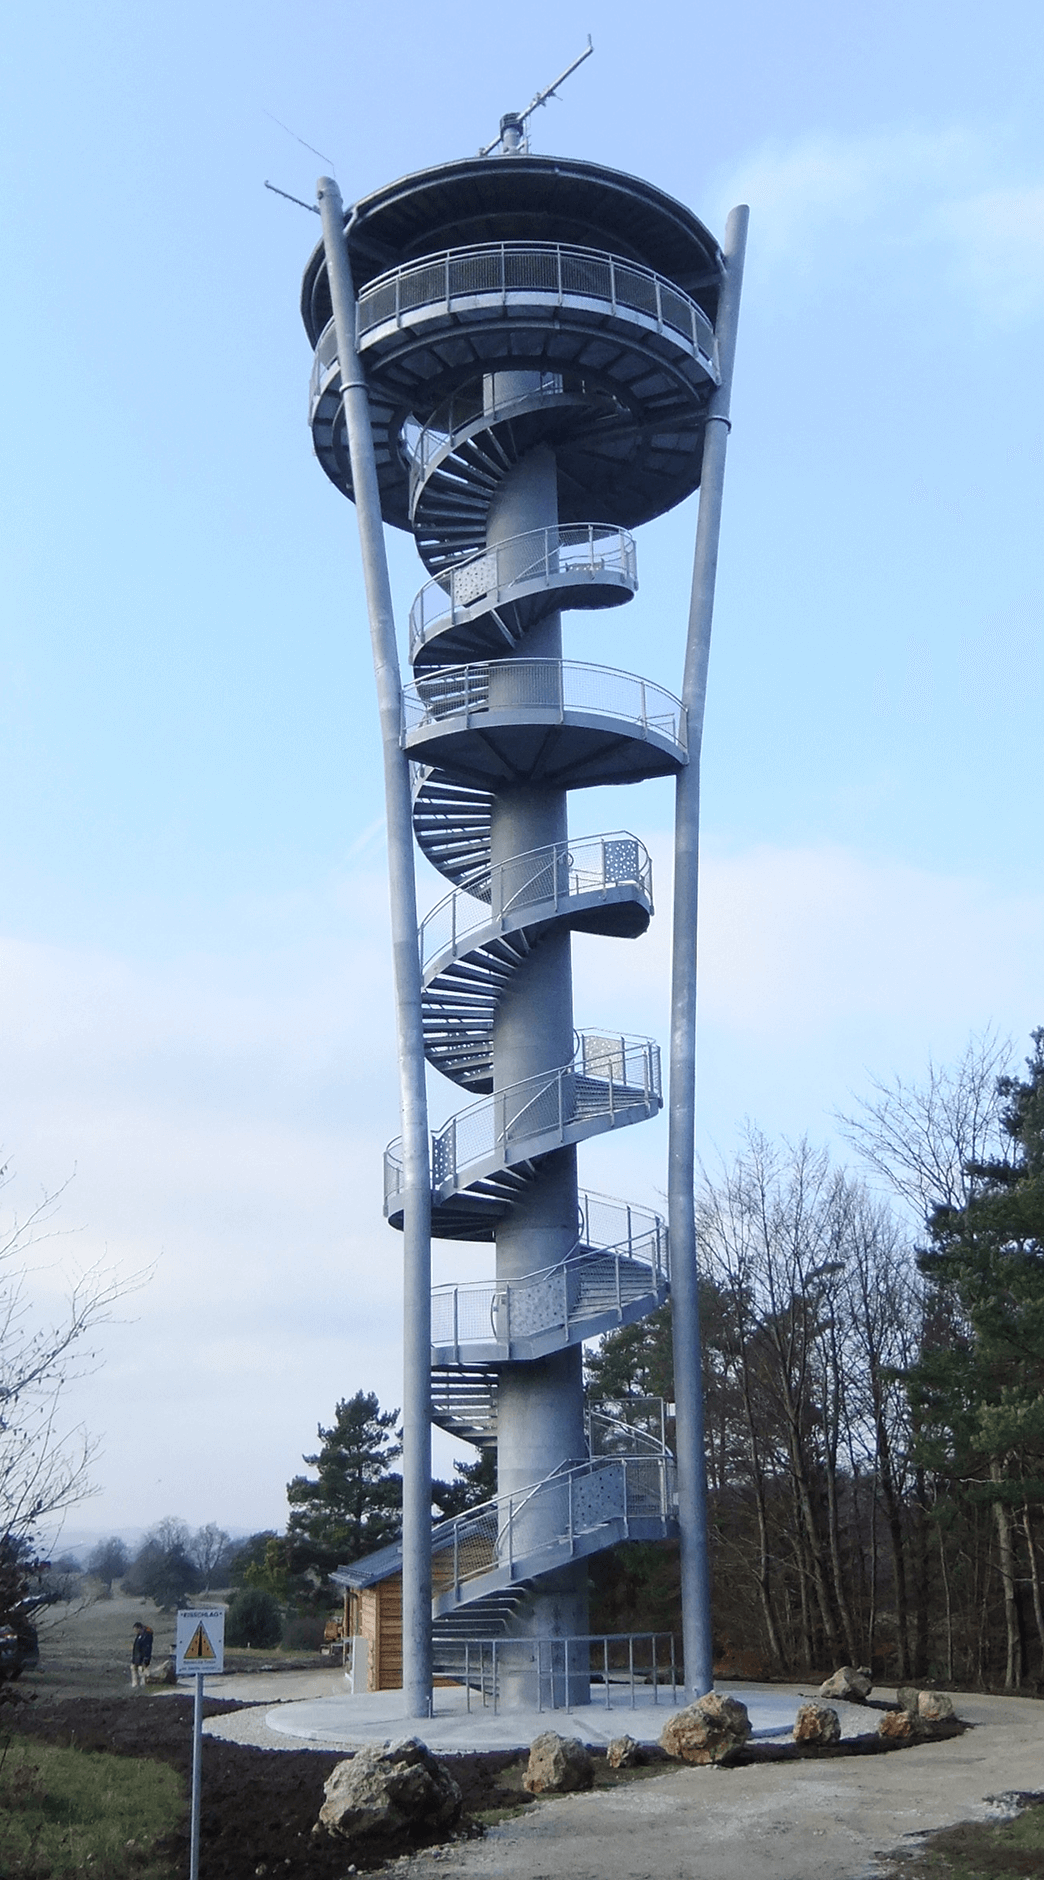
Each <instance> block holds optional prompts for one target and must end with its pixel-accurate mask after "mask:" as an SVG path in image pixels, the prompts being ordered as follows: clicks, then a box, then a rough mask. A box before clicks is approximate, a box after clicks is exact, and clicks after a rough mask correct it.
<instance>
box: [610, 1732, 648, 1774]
mask: <svg viewBox="0 0 1044 1880" xmlns="http://www.w3.org/2000/svg"><path fill="white" fill-rule="evenodd" d="M605 1760H606V1762H607V1763H608V1764H609V1767H610V1769H635V1768H637V1766H638V1764H639V1763H640V1762H643V1761H644V1757H643V1755H642V1746H641V1744H640V1743H636V1742H635V1740H634V1738H633V1736H614V1738H613V1740H612V1742H611V1743H610V1745H609V1747H608V1749H607V1750H606V1752H605Z"/></svg>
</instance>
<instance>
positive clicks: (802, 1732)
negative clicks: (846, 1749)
mask: <svg viewBox="0 0 1044 1880" xmlns="http://www.w3.org/2000/svg"><path fill="white" fill-rule="evenodd" d="M794 1741H795V1743H810V1744H818V1745H822V1744H824V1743H840V1741H841V1719H840V1717H839V1716H838V1714H837V1711H836V1710H831V1708H830V1706H829V1704H802V1706H801V1708H800V1710H799V1711H798V1714H797V1716H796V1717H795V1719H794Z"/></svg>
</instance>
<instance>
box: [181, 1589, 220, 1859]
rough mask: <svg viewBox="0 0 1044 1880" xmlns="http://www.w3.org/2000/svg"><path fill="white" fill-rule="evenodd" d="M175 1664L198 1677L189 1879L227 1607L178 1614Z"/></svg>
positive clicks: (186, 1675)
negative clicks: (206, 1696) (206, 1722)
mask: <svg viewBox="0 0 1044 1880" xmlns="http://www.w3.org/2000/svg"><path fill="white" fill-rule="evenodd" d="M174 1667H175V1670H176V1671H177V1674H178V1677H179V1678H194V1679H195V1681H196V1696H195V1702H194V1704H193V1706H192V1809H191V1817H190V1819H191V1827H190V1832H189V1880H199V1797H200V1788H201V1782H202V1749H203V1679H204V1678H205V1677H207V1676H208V1675H209V1676H210V1677H219V1676H220V1674H221V1672H222V1671H223V1670H224V1669H225V1608H224V1606H191V1607H189V1609H188V1611H187V1612H179V1613H178V1632H177V1641H176V1643H175V1647H174Z"/></svg>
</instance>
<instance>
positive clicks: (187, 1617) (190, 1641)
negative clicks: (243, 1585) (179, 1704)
mask: <svg viewBox="0 0 1044 1880" xmlns="http://www.w3.org/2000/svg"><path fill="white" fill-rule="evenodd" d="M175 1660H176V1668H177V1673H178V1676H179V1678H181V1677H192V1676H193V1675H195V1676H197V1677H198V1676H208V1677H212V1678H213V1677H217V1676H218V1674H219V1673H220V1672H222V1671H223V1670H224V1668H225V1608H224V1606H192V1607H190V1608H189V1610H188V1611H187V1612H179V1613H178V1636H177V1644H176V1646H175Z"/></svg>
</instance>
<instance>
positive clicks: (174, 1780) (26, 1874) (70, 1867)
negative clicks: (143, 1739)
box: [0, 1737, 184, 1880]
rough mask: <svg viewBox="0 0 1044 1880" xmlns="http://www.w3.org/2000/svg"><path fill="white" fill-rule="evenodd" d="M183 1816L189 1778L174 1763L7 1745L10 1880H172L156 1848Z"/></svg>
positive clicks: (2, 1814) (0, 1810)
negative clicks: (69, 1879) (74, 1879)
mask: <svg viewBox="0 0 1044 1880" xmlns="http://www.w3.org/2000/svg"><path fill="white" fill-rule="evenodd" d="M183 1809H184V1788H183V1784H182V1781H181V1778H180V1776H179V1775H178V1774H177V1771H176V1770H174V1769H171V1768H170V1767H169V1766H168V1765H167V1764H166V1763H159V1762H151V1761H148V1760H145V1759H141V1760H139V1759H138V1758H137V1757H129V1756H108V1755H105V1754H102V1753H100V1752H97V1751H93V1750H82V1749H56V1748H53V1747H52V1746H51V1745H50V1744H45V1743H35V1742H32V1741H31V1740H26V1739H19V1738H18V1737H12V1738H11V1739H10V1740H9V1741H8V1742H7V1743H6V1745H2V1744H0V1873H2V1874H3V1876H4V1880H66V1876H71V1875H73V1874H76V1875H80V1876H82V1875H83V1874H84V1873H89V1874H90V1875H91V1876H92V1880H126V1877H127V1876H131V1875H133V1876H134V1880H172V1876H173V1873H174V1867H173V1864H172V1862H171V1860H170V1859H168V1858H166V1857H165V1856H164V1855H163V1854H162V1853H160V1852H157V1851H156V1842H157V1841H159V1840H160V1839H161V1837H162V1836H164V1835H167V1834H169V1833H170V1832H171V1830H172V1829H173V1828H175V1827H176V1826H177V1824H178V1822H179V1821H180V1819H181V1816H182V1813H183Z"/></svg>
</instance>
